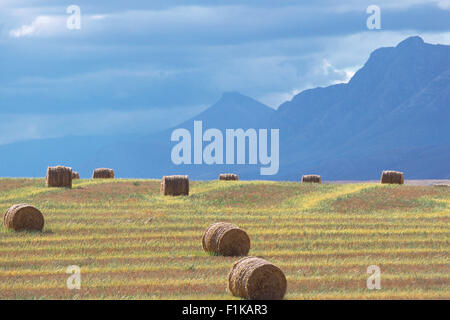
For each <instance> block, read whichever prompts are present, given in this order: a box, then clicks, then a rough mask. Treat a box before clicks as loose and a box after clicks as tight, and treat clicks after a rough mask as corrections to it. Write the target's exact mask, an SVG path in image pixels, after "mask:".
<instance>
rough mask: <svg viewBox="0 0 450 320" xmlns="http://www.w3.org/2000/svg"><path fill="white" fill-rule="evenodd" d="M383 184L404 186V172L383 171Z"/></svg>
mask: <svg viewBox="0 0 450 320" xmlns="http://www.w3.org/2000/svg"><path fill="white" fill-rule="evenodd" d="M381 183H382V184H385V183H387V184H404V183H405V177H404V174H403V172H399V171H383V172H382V173H381Z"/></svg>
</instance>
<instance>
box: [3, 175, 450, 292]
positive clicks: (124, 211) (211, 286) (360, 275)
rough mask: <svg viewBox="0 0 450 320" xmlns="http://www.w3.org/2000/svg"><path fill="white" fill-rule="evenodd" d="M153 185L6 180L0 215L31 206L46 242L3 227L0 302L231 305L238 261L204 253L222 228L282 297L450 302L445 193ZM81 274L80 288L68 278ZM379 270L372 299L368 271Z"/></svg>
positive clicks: (449, 191) (449, 218) (373, 187)
mask: <svg viewBox="0 0 450 320" xmlns="http://www.w3.org/2000/svg"><path fill="white" fill-rule="evenodd" d="M159 184H160V182H159V181H157V180H120V179H116V180H75V181H74V184H73V189H71V190H70V189H54V188H52V189H50V188H46V187H45V181H44V179H0V211H1V212H2V213H4V212H6V210H7V209H8V208H9V207H10V206H11V205H13V204H16V203H24V202H25V203H29V204H32V205H34V206H36V207H37V208H39V209H40V210H41V211H42V213H43V214H44V217H45V227H44V231H43V232H42V233H40V232H13V231H9V230H7V229H5V227H3V226H2V227H1V229H0V299H111V298H114V299H236V298H235V297H233V296H231V295H230V294H229V293H228V292H227V289H226V287H227V276H228V272H229V270H230V268H231V266H232V264H233V262H234V261H236V260H237V259H238V258H237V257H234V258H233V257H220V256H213V255H209V254H207V253H205V252H203V251H202V246H201V237H202V235H203V232H204V230H205V229H206V228H207V227H208V226H209V225H210V224H212V223H214V222H218V221H224V222H231V223H234V224H236V225H238V226H239V227H241V228H243V229H244V230H246V231H247V233H248V234H249V236H250V238H251V250H250V255H254V256H260V257H263V258H265V259H267V260H269V261H270V262H272V263H274V264H275V265H277V266H278V267H280V268H281V269H282V270H283V271H284V273H285V274H286V277H287V280H288V290H287V294H286V297H285V298H286V299H450V263H449V262H450V261H449V251H450V188H445V187H444V188H439V187H421V186H406V185H402V186H399V185H395V186H394V185H380V184H375V183H355V184H322V185H318V184H301V183H292V182H263V181H238V182H233V181H208V182H197V181H191V184H190V186H191V188H190V189H191V192H190V196H189V197H163V196H161V195H160V194H159ZM70 265H78V266H80V267H81V278H82V285H81V290H69V289H67V287H66V280H67V278H68V277H69V275H68V274H66V268H67V267H68V266H70ZM370 265H377V266H379V267H380V268H381V287H382V288H381V289H380V290H368V289H367V287H366V280H367V278H368V277H369V275H368V274H367V273H366V270H367V267H368V266H370Z"/></svg>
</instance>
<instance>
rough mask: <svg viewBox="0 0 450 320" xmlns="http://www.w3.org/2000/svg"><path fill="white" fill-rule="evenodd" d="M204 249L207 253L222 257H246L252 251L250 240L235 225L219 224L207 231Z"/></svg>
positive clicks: (203, 241)
mask: <svg viewBox="0 0 450 320" xmlns="http://www.w3.org/2000/svg"><path fill="white" fill-rule="evenodd" d="M202 247H203V250H205V251H206V252H214V253H216V254H219V255H222V256H246V255H247V254H248V252H249V250H250V238H249V236H248V235H247V233H246V232H245V231H244V230H242V229H240V228H239V227H237V226H235V225H234V224H231V223H225V222H217V223H214V224H212V225H211V226H209V227H208V229H206V231H205V233H204V235H203V238H202Z"/></svg>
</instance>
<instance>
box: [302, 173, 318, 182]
mask: <svg viewBox="0 0 450 320" xmlns="http://www.w3.org/2000/svg"><path fill="white" fill-rule="evenodd" d="M302 182H308V183H322V178H321V177H320V176H319V175H317V174H307V175H304V176H302Z"/></svg>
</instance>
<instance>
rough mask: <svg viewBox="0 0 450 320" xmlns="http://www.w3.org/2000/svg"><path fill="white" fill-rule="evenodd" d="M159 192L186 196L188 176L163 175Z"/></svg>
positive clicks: (187, 193)
mask: <svg viewBox="0 0 450 320" xmlns="http://www.w3.org/2000/svg"><path fill="white" fill-rule="evenodd" d="M160 190H161V194H162V195H165V196H180V195H184V196H188V195H189V177H188V176H164V177H162V180H161V189H160Z"/></svg>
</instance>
